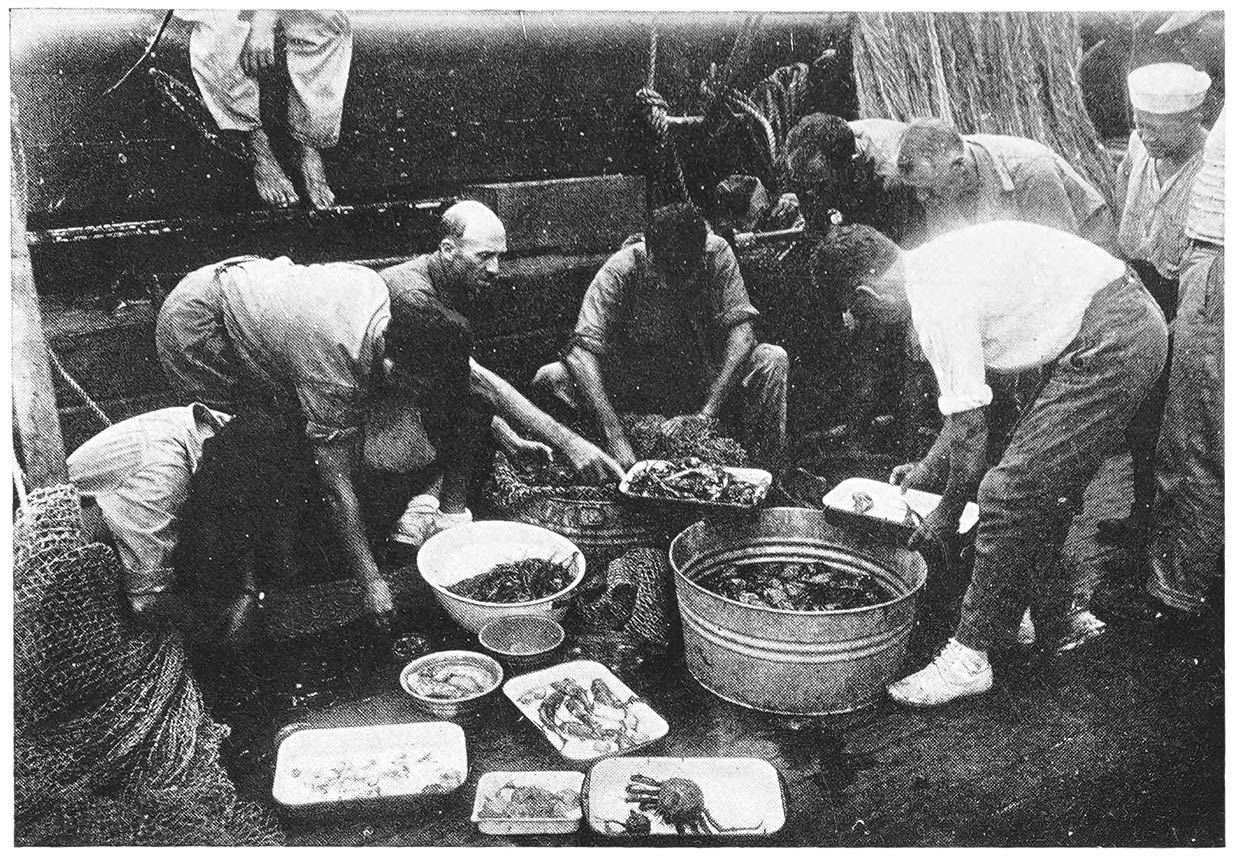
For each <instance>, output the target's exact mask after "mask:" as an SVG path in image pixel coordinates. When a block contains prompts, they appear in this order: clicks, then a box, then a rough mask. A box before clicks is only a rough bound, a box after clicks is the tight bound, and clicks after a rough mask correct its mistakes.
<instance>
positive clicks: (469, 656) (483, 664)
mask: <svg viewBox="0 0 1235 857" xmlns="http://www.w3.org/2000/svg"><path fill="white" fill-rule="evenodd" d="M454 665H466V666H470V667H479V668H480V669H481V670H483V671H484V672H485V673H486V674H487V675H488V676H489V678H490V679H491V680H492V681H491V683H490V684H489V686H488V687H486V688H485V689H484V690H483V691H481V692H480V693H476V694H472V695H471V696H461V697H458V698H455V699H439V698H437V697H431V696H422V695H420V694H419V693H416V692H415V691H413V690H412V688H411V683H410V679H411V677H412V676H413V675H415V674H416V673H424V672H428V673H433V672H436V671H437V670H439V669H441V668H442V667H448V666H454ZM505 675H506V674H505V673H504V672H503V671H502V665H501V664H499V663H498V662H497V661H495V660H494V659H493V658H491V657H489V656H488V655H484V654H481V653H480V652H468V651H463V650H457V651H448V652H434V653H433V654H431V655H425V656H424V657H421V658H417V659H416V660H414V661H412V662H411V663H410V664H408V665H407V666H405V667H404V668H403V671H402V672H401V673H399V686H400V687H402V688H403V692H404V693H406V694H407V695H408V698H409V699H411V701H412V705H414V706H416V707H417V708H419V709H420V710H421V711H424V712H427V713H429V714H432V715H434V716H436V717H444V718H446V719H450V718H454V717H458V716H459V715H460V714H468V713H470V712H473V711H476V710H477V709H479V708H480V707H481V706H483V705H484V704H485V703H487V702H488V701H489V696H490V695H491V694H492V693H493V692H494V691H495V690H497V689H498V688H499V687H501V685H502V679H503V678H505Z"/></svg>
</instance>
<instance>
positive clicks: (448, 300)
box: [379, 253, 462, 312]
mask: <svg viewBox="0 0 1235 857" xmlns="http://www.w3.org/2000/svg"><path fill="white" fill-rule="evenodd" d="M432 258H433V254H432V253H425V254H424V255H422V256H417V257H416V258H415V259H411V260H409V261H407V262H402V263H400V264H398V265H394V266H392V267H389V268H384V269H382V270H381V271H380V272H379V273H380V274H381V276H382V279H383V280H384V281H385V282H386V288H387V289H389V290H390V302H391V304H399V303H408V302H410V303H422V302H423V301H425V300H428V299H432V300H437V301H441V302H442V303H445V304H446V305H447V306H449V307H450V308H451V309H453V310H456V311H459V312H461V311H462V309H461V307H460V305H459V303H460V302H459V301H458V300H457V299H452V296H451V295H448V294H442V293H441V292H440V291H439V290H438V287H437V284H436V283H434V281H433V274H432V273H431V272H430V270H429V260H430V259H432Z"/></svg>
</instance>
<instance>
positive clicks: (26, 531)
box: [13, 486, 282, 845]
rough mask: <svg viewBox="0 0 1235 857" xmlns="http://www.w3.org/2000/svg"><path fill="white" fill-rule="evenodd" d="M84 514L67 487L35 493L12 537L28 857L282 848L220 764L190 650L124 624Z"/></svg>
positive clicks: (18, 773)
mask: <svg viewBox="0 0 1235 857" xmlns="http://www.w3.org/2000/svg"><path fill="white" fill-rule="evenodd" d="M78 509H79V506H78V500H77V495H76V492H75V491H74V490H73V489H72V488H71V487H68V486H58V487H55V488H50V489H44V490H41V491H36V492H34V493H33V494H32V495H31V497H30V504H29V509H28V511H27V512H25V513H23V514H21V515H19V517H18V520H17V524H16V527H15V544H14V554H15V566H14V584H13V588H14V593H13V623H14V717H15V724H14V725H15V728H16V742H15V753H14V756H15V758H14V767H15V804H16V807H15V815H16V840H17V842H18V844H23V845H32V844H44V845H87V844H96V845H104V844H106V845H118V844H134V845H174V844H185V845H188V844H210V845H214V844H220V845H225V844H235V845H240V844H248V845H263V844H278V843H279V842H280V841H281V839H282V836H281V833H280V831H279V829H278V827H277V825H276V824H275V822H274V820H273V819H272V818H271V817H270V816H269V814H268V813H267V812H266V811H265V810H264V809H262V808H261V807H258V806H257V805H254V804H246V803H243V802H240V801H238V800H237V797H236V792H235V788H234V786H233V785H232V783H231V781H230V780H229V779H228V777H227V774H226V773H225V772H224V770H223V768H222V766H221V765H220V763H219V758H218V751H219V742H220V741H221V740H222V739H223V738H224V737H226V735H227V727H226V726H223V725H220V724H217V723H215V722H214V721H213V720H212V719H211V718H210V716H209V715H208V714H207V713H206V711H205V709H204V708H203V705H202V698H201V694H200V692H199V691H198V688H197V685H196V684H195V683H194V682H193V680H192V678H190V677H189V675H188V673H187V672H186V670H185V654H184V647H183V645H182V643H181V641H180V638H179V637H178V636H176V635H174V634H172V633H170V632H166V631H155V630H151V629H143V628H137V627H134V626H131V625H129V624H127V623H126V622H125V620H124V618H123V614H122V612H121V610H120V606H121V605H120V600H119V599H120V597H119V594H118V581H119V576H120V571H121V569H120V566H119V563H118V560H117V559H116V556H115V553H114V552H113V551H112V550H111V549H110V548H107V547H105V546H103V545H87V544H84V543H83V541H82V538H81V536H80V534H79V529H80V520H79V512H78Z"/></svg>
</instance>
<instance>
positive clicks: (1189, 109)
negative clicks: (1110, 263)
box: [1115, 62, 1210, 318]
mask: <svg viewBox="0 0 1235 857" xmlns="http://www.w3.org/2000/svg"><path fill="white" fill-rule="evenodd" d="M1209 83H1210V81H1209V75H1207V74H1206V73H1205V72H1203V71H1197V70H1196V69H1195V68H1193V67H1192V66H1190V65H1185V64H1183V63H1170V62H1167V63H1154V64H1153V65H1143V66H1141V67H1140V68H1137V69H1134V70H1133V71H1132V73H1131V74H1129V75H1128V95H1129V97H1130V99H1131V101H1132V112H1133V118H1134V121H1135V123H1136V130H1135V131H1133V132H1132V136H1131V138H1130V139H1129V140H1128V151H1127V154H1126V155H1125V156H1124V159H1123V163H1121V164H1120V166H1119V175H1118V184H1117V188H1118V191H1117V193H1116V195H1115V200H1116V204H1117V205H1118V206H1119V209H1120V219H1119V249H1120V251H1121V252H1122V253H1123V255H1124V256H1125V258H1127V259H1128V260H1129V261H1131V262H1132V264H1133V265H1134V266H1135V267H1136V269H1137V273H1138V274H1140V275H1141V280H1142V281H1143V282H1144V283H1145V285H1146V286H1148V287H1149V290H1150V292H1151V293H1152V294H1153V295H1154V297H1155V298H1157V300H1158V302H1159V303H1160V304H1162V307H1163V310H1164V311H1165V312H1166V314H1167V317H1168V318H1170V317H1171V316H1173V314H1174V307H1173V303H1174V299H1175V295H1174V294H1173V292H1174V291H1175V289H1177V288H1178V285H1179V262H1180V258H1181V257H1182V255H1183V251H1184V247H1185V238H1184V219H1185V216H1186V214H1187V210H1188V193H1189V191H1190V190H1191V189H1192V181H1193V179H1195V178H1196V174H1197V171H1198V170H1199V169H1200V168H1201V163H1202V158H1203V150H1204V146H1205V129H1204V128H1203V127H1202V126H1201V114H1200V108H1201V105H1202V104H1203V103H1204V101H1205V93H1206V92H1207V91H1208V90H1209Z"/></svg>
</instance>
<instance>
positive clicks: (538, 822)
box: [472, 771, 583, 836]
mask: <svg viewBox="0 0 1235 857" xmlns="http://www.w3.org/2000/svg"><path fill="white" fill-rule="evenodd" d="M508 783H511V784H514V785H516V786H540V787H541V788H543V789H548V790H549V791H551V792H561V791H566V790H569V791H571V792H573V793H574V795H575V798H576V802H575V806H573V807H572V808H571V810H570V812H568V813H567V814H566V815H565V816H563V817H561V818H558V817H538V818H516V817H512V816H501V817H496V816H482V815H481V814H480V811H481V809H482V808H483V807H484V805H485V800H486V799H487V798H489V797H491V796H493V795H495V794H496V793H497V792H498V790H499V789H501V788H502V787H503V786H505V785H507V784H508ZM582 800H583V774H581V773H579V772H578V771H490V772H489V773H487V774H485V775H484V776H482V777H481V778H480V782H479V783H477V784H476V802H475V804H473V806H472V821H474V822H476V825H477V826H478V827H479V828H480V832H481V833H489V834H494V835H498V836H501V835H507V836H510V835H515V836H518V835H522V834H529V833H574V832H575V831H576V830H578V829H579V827H580V825H581V824H582V823H583V809H582V807H581V803H582Z"/></svg>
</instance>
